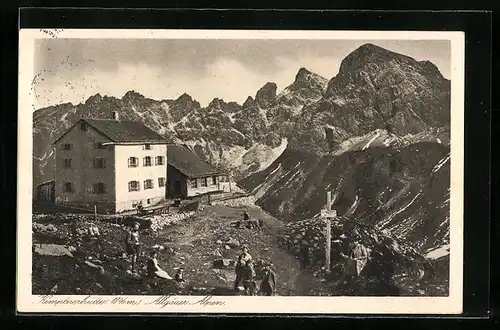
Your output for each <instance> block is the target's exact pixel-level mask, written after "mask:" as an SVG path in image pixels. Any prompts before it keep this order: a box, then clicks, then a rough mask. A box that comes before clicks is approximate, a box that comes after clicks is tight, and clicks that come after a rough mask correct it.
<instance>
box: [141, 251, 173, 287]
mask: <svg viewBox="0 0 500 330" xmlns="http://www.w3.org/2000/svg"><path fill="white" fill-rule="evenodd" d="M157 257H158V251H157V250H153V251H151V254H150V255H149V258H148V266H147V267H148V276H149V277H152V278H157V277H159V278H162V279H165V280H171V279H172V277H170V275H168V273H167V272H166V271H164V270H163V269H161V268H160V266H159V265H158V260H157Z"/></svg>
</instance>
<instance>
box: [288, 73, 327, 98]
mask: <svg viewBox="0 0 500 330" xmlns="http://www.w3.org/2000/svg"><path fill="white" fill-rule="evenodd" d="M327 84H328V79H326V78H324V77H322V76H320V75H319V74H316V73H314V72H311V71H309V70H307V69H306V68H303V67H302V68H300V69H299V71H298V72H297V74H296V75H295V81H294V82H293V84H292V85H291V86H290V87H289V89H291V90H297V89H301V88H309V89H317V90H318V92H320V93H321V92H322V91H324V90H325V88H326V86H327Z"/></svg>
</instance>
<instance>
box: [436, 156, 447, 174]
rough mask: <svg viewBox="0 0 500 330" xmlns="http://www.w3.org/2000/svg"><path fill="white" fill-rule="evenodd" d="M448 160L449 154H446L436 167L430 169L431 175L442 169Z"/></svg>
mask: <svg viewBox="0 0 500 330" xmlns="http://www.w3.org/2000/svg"><path fill="white" fill-rule="evenodd" d="M449 160H450V154H448V155H447V156H446V157H444V158H443V159H441V160H440V161H439V162H438V163H437V164H436V166H434V168H433V169H432V173H434V172H437V171H439V169H440V168H441V167H443V165H444V164H446V162H447V161H449Z"/></svg>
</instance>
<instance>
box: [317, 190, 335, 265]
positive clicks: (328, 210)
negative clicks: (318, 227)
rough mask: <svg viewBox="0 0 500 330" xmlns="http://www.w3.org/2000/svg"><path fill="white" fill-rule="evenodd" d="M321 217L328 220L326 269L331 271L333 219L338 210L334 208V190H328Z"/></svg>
mask: <svg viewBox="0 0 500 330" xmlns="http://www.w3.org/2000/svg"><path fill="white" fill-rule="evenodd" d="M321 217H322V218H323V219H324V220H325V222H326V249H325V270H326V272H328V273H329V272H330V262H331V256H330V255H331V251H332V247H331V245H332V221H331V219H334V218H336V217H337V212H336V211H335V210H332V192H331V191H327V192H326V207H325V209H324V210H321Z"/></svg>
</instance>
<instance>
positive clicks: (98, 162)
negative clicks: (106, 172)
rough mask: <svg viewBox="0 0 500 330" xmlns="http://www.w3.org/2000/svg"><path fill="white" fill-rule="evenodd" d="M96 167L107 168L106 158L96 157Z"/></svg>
mask: <svg viewBox="0 0 500 330" xmlns="http://www.w3.org/2000/svg"><path fill="white" fill-rule="evenodd" d="M94 168H106V159H104V158H95V159H94Z"/></svg>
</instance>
